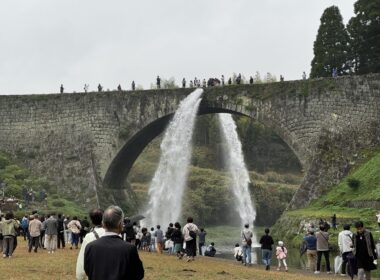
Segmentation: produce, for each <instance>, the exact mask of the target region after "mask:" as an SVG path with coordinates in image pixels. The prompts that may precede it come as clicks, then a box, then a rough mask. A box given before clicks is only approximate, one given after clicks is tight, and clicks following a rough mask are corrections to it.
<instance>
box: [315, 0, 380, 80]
mask: <svg viewBox="0 0 380 280" xmlns="http://www.w3.org/2000/svg"><path fill="white" fill-rule="evenodd" d="M354 11H355V16H354V17H352V18H351V19H350V21H349V22H348V24H347V26H345V25H344V24H343V19H342V16H341V14H340V11H339V8H338V7H336V6H331V7H329V8H327V9H326V10H325V11H324V12H323V14H322V17H321V24H320V26H319V29H318V34H317V38H316V40H315V42H314V58H313V60H312V62H311V72H310V78H318V77H330V76H331V75H332V73H333V72H334V71H335V72H336V75H340V76H341V75H349V74H367V73H378V72H380V0H371V1H369V0H358V1H357V2H356V3H355V4H354Z"/></svg>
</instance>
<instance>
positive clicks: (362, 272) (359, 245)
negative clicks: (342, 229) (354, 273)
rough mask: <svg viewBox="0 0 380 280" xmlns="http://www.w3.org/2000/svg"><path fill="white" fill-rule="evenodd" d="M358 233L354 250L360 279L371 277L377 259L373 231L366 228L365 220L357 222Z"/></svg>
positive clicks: (355, 237)
mask: <svg viewBox="0 0 380 280" xmlns="http://www.w3.org/2000/svg"><path fill="white" fill-rule="evenodd" d="M355 227H356V229H357V233H356V234H355V235H354V238H353V241H354V244H353V245H354V251H355V256H356V261H357V268H358V279H359V280H362V279H363V280H364V279H371V270H375V269H376V265H375V264H374V260H376V259H377V254H376V248H375V242H374V241H373V236H372V233H371V232H370V231H368V230H366V229H365V228H364V225H363V222H362V221H358V222H356V223H355Z"/></svg>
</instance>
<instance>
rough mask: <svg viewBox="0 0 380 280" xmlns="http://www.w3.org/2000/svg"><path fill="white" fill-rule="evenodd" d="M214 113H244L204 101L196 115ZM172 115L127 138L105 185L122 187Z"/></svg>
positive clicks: (109, 171)
mask: <svg viewBox="0 0 380 280" xmlns="http://www.w3.org/2000/svg"><path fill="white" fill-rule="evenodd" d="M215 113H229V114H237V115H244V114H242V113H240V112H236V111H231V110H228V109H223V108H215V107H208V106H207V104H205V103H202V104H201V106H200V109H199V112H198V115H205V114H215ZM173 115H174V114H169V115H166V116H164V117H161V118H159V119H157V120H155V121H153V122H152V123H150V124H148V125H147V126H146V127H144V128H143V129H141V130H140V131H139V132H137V133H136V134H135V135H133V136H132V137H131V139H129V140H128V142H127V143H126V144H125V145H124V146H123V147H122V148H121V149H120V151H119V152H118V153H117V155H116V156H115V158H114V159H113V160H112V162H111V164H110V166H109V168H108V170H107V172H106V175H105V177H104V181H103V184H104V186H105V187H109V188H112V189H118V188H122V187H124V185H125V181H126V180H127V177H128V175H129V172H130V170H131V168H132V166H133V164H134V163H135V161H136V160H137V158H138V157H139V155H140V154H141V153H142V152H143V150H144V149H145V147H146V146H147V145H148V144H149V143H150V142H151V141H152V140H153V139H154V138H156V137H157V136H158V135H160V134H161V133H163V132H164V131H165V129H166V127H167V126H168V124H169V123H170V121H171V119H172V117H173ZM248 117H249V116H248Z"/></svg>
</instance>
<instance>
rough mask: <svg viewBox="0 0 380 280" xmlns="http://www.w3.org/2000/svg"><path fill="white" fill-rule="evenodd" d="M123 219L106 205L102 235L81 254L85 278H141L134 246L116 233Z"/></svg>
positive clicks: (118, 232) (121, 215)
mask: <svg viewBox="0 0 380 280" xmlns="http://www.w3.org/2000/svg"><path fill="white" fill-rule="evenodd" d="M123 219H124V213H123V211H122V210H121V209H120V207H118V206H110V207H108V208H107V210H106V211H105V212H104V214H103V227H104V229H105V234H104V235H103V236H102V237H101V238H99V239H97V240H95V241H93V242H91V243H89V244H88V245H87V246H86V249H85V253H84V270H85V272H86V274H87V276H88V279H89V280H104V279H107V280H119V279H123V280H128V279H133V280H140V279H143V278H144V268H143V265H142V262H141V260H140V258H139V254H138V252H137V249H136V247H135V246H134V245H131V244H129V243H127V242H124V241H123V240H122V239H121V237H120V236H119V234H120V233H121V232H122V231H123ZM105 256H106V257H105Z"/></svg>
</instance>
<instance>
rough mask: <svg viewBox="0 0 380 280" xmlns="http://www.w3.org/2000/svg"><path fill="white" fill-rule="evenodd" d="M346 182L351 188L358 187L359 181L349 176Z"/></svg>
mask: <svg viewBox="0 0 380 280" xmlns="http://www.w3.org/2000/svg"><path fill="white" fill-rule="evenodd" d="M347 184H348V186H349V187H350V188H351V189H354V190H356V189H358V188H359V187H360V181H359V180H358V179H355V178H350V179H348V180H347Z"/></svg>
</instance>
